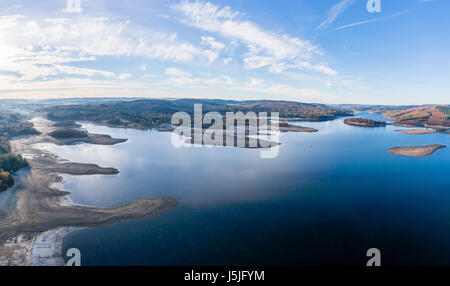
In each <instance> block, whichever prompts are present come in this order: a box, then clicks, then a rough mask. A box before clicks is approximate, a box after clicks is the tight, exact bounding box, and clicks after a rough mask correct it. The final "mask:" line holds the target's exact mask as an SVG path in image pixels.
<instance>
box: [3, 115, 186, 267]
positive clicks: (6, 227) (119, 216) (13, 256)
mask: <svg viewBox="0 0 450 286" xmlns="http://www.w3.org/2000/svg"><path fill="white" fill-rule="evenodd" d="M50 123H51V122H50V121H48V122H45V121H40V122H39V124H41V125H40V126H39V127H40V129H41V130H39V131H40V132H43V135H39V136H32V137H28V138H20V139H16V140H13V141H11V145H12V148H13V151H14V152H15V153H19V154H22V155H23V156H24V157H26V158H27V160H28V162H29V164H30V168H29V169H28V170H22V171H21V173H20V175H18V176H17V178H16V185H15V186H14V188H13V190H12V191H11V192H10V195H9V197H8V198H7V199H6V202H5V204H6V205H8V208H3V210H2V211H3V212H4V214H5V216H2V219H1V220H0V265H62V259H60V258H61V246H62V239H63V237H64V235H66V234H67V233H68V232H69V230H73V229H74V228H84V227H96V226H101V225H108V224H113V223H115V222H118V221H124V220H133V219H139V218H148V217H153V216H156V215H158V214H160V213H162V212H164V211H167V210H170V209H172V208H174V207H176V206H177V204H178V202H177V201H176V200H174V199H172V198H169V197H151V198H144V199H139V200H136V201H133V202H130V203H127V204H124V205H120V206H116V207H111V208H100V207H93V206H82V205H76V204H73V203H68V199H67V195H68V194H69V192H67V191H63V190H60V189H57V187H56V185H57V183H61V181H62V177H61V176H60V175H59V174H71V175H93V174H102V175H114V174H117V173H118V170H117V169H115V168H102V167H100V166H98V165H95V164H83V163H73V162H64V161H63V160H62V159H61V158H59V157H58V156H56V155H55V154H52V153H50V152H48V151H45V150H41V149H38V148H36V147H35V146H34V145H35V144H36V143H42V142H48V141H47V140H46V136H47V135H46V131H47V130H46V129H45V127H46V126H50ZM39 124H38V125H39Z"/></svg>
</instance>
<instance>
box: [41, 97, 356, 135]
mask: <svg viewBox="0 0 450 286" xmlns="http://www.w3.org/2000/svg"><path fill="white" fill-rule="evenodd" d="M194 104H202V109H203V113H207V112H210V111H216V112H219V113H220V114H222V115H225V114H226V113H227V112H237V111H242V112H244V113H247V112H249V111H253V112H256V113H258V112H268V113H270V112H279V114H280V117H285V118H305V119H309V120H330V119H334V118H336V117H338V116H348V115H353V113H352V112H351V111H349V110H345V109H341V108H335V107H331V106H327V105H323V104H306V103H299V102H289V101H270V100H259V101H223V100H206V99H178V100H157V99H151V100H150V99H148V100H134V101H123V102H111V103H107V104H87V105H61V106H53V107H49V108H47V109H44V110H45V111H47V112H48V118H49V119H50V120H55V121H66V120H87V121H93V122H101V123H107V124H109V125H113V126H117V127H131V128H135V127H136V128H153V127H158V126H160V125H161V124H170V121H171V118H172V115H173V114H174V113H175V112H179V111H181V112H187V113H189V114H192V113H193V111H194Z"/></svg>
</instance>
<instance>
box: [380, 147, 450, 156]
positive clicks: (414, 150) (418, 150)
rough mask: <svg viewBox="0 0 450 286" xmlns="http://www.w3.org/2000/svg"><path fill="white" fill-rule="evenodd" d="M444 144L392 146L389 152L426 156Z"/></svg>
mask: <svg viewBox="0 0 450 286" xmlns="http://www.w3.org/2000/svg"><path fill="white" fill-rule="evenodd" d="M445 147H447V146H445V145H426V146H411V147H393V148H390V149H389V152H391V153H393V154H397V155H402V156H409V157H426V156H429V155H431V154H433V153H434V152H436V151H437V150H439V149H442V148H445Z"/></svg>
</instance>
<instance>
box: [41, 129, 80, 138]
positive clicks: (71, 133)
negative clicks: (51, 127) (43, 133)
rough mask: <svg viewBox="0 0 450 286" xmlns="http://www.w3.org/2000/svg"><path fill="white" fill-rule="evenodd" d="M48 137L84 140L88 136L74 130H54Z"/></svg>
mask: <svg viewBox="0 0 450 286" xmlns="http://www.w3.org/2000/svg"><path fill="white" fill-rule="evenodd" d="M48 135H50V136H52V137H53V138H56V139H69V138H86V137H87V136H88V134H87V132H86V131H80V130H75V129H64V130H55V131H53V132H50V133H49V134H48Z"/></svg>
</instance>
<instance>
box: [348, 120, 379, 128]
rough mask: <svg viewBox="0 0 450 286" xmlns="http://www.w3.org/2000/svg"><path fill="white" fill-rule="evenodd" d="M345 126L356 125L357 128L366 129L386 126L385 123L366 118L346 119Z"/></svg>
mask: <svg viewBox="0 0 450 286" xmlns="http://www.w3.org/2000/svg"><path fill="white" fill-rule="evenodd" d="M344 123H345V124H348V125H356V126H364V127H377V126H385V125H386V122H385V121H376V120H372V119H365V118H346V119H345V120H344Z"/></svg>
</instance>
